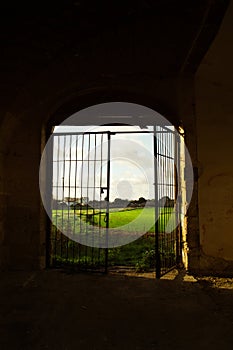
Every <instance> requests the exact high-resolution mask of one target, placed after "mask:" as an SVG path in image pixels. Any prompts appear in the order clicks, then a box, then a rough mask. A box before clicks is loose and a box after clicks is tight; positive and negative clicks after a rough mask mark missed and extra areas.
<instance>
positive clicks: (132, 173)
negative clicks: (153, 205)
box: [53, 126, 173, 202]
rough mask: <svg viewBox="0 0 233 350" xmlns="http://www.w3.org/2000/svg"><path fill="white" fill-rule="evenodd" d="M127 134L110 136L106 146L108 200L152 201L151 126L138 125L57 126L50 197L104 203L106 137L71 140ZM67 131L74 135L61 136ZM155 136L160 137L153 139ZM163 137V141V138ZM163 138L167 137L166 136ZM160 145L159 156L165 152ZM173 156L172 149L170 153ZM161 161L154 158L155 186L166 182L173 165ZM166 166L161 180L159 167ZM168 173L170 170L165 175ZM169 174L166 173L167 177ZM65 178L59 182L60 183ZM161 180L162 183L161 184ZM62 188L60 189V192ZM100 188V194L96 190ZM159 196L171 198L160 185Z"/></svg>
mask: <svg viewBox="0 0 233 350" xmlns="http://www.w3.org/2000/svg"><path fill="white" fill-rule="evenodd" d="M87 131H88V132H97V133H100V132H105V131H111V132H116V131H118V132H119V131H120V132H130V131H137V133H134V134H132V133H131V134H130V133H123V134H115V135H111V141H110V176H109V179H110V188H109V191H110V192H109V195H110V201H111V202H112V201H114V199H115V198H121V199H127V200H136V199H138V198H139V197H144V198H146V199H153V198H154V155H153V154H154V151H153V149H154V144H153V142H154V141H153V133H149V134H148V133H145V132H144V133H143V131H153V127H150V126H148V127H147V128H146V129H141V128H140V127H138V126H72V127H71V126H57V127H55V129H54V133H59V134H60V136H59V137H58V136H55V135H54V152H53V198H56V199H59V200H63V199H64V198H65V197H75V198H80V197H88V198H89V200H90V201H91V200H103V199H104V198H105V197H106V195H107V191H106V189H104V188H105V187H107V174H108V168H107V159H108V147H109V143H108V141H107V134H106V133H105V134H96V135H94V134H90V135H85V136H83V135H75V133H82V132H87ZM66 132H71V133H73V135H67V136H61V134H62V133H66ZM158 137H160V136H159V135H158ZM163 137H164V136H163ZM165 137H166V136H165ZM159 143H160V152H161V153H163V151H164V147H163V146H162V144H161V142H159ZM170 152H173V150H170ZM164 162H165V161H164V159H163V157H160V159H159V166H158V176H159V182H162V180H163V182H164V178H165V179H169V178H170V179H171V177H172V176H173V173H172V169H173V163H172V162H170V164H169V160H168V159H167V160H166V162H167V163H166V164H165V163H164ZM165 166H166V169H167V170H166V176H164V170H163V169H164V168H165ZM169 169H170V170H169ZM169 173H170V174H169ZM63 178H64V179H63ZM162 178H163V179H162ZM63 185H64V187H63ZM101 187H102V188H103V193H102V194H101V190H100V188H101ZM159 192H160V193H159V197H162V196H164V195H169V197H170V198H171V197H173V193H172V191H171V186H170V188H169V186H160V190H159Z"/></svg>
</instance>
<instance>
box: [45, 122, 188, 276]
mask: <svg viewBox="0 0 233 350" xmlns="http://www.w3.org/2000/svg"><path fill="white" fill-rule="evenodd" d="M122 125H124V124H122ZM122 125H119V126H122ZM110 126H111V125H110ZM156 127H157V125H154V130H153V131H149V130H143V131H102V132H57V133H56V132H52V133H51V135H50V136H58V135H59V136H65V135H84V134H107V135H108V161H107V164H108V165H107V168H108V169H107V187H106V188H104V189H106V190H107V196H106V198H107V201H106V202H107V206H106V217H107V220H106V239H108V229H109V193H110V157H111V148H110V146H111V135H116V134H122V133H123V134H132V133H133V134H140V133H141V134H145V133H146V134H152V133H153V135H154V137H153V139H154V142H153V143H154V147H153V151H154V159H156V160H157V153H158V152H157V131H156ZM162 127H163V128H164V127H165V126H162ZM173 127H174V128H175V126H174V125H173ZM165 128H166V127H165ZM168 130H169V129H168ZM175 131H176V132H177V133H178V130H177V129H176V128H175ZM169 132H172V131H171V130H169ZM172 133H174V132H172ZM178 134H179V133H178ZM179 135H180V137H181V136H182V135H181V134H179ZM176 138H177V136H176V137H175V140H174V141H175V142H176ZM52 144H53V143H52ZM178 144H179V140H178V143H177V145H178ZM52 148H53V146H52ZM175 150H177V147H175ZM179 150H180V148H178V152H177V155H179ZM52 151H53V150H52ZM49 158H50V157H49ZM52 161H53V153H52ZM177 163H178V162H177ZM178 164H179V166H180V163H178ZM52 173H53V171H52V172H51V171H50V170H48V171H47V175H48V178H49V179H50V183H51V184H52V178H53V175H52ZM174 174H175V175H177V172H176V171H175V172H174ZM176 177H177V176H176ZM157 180H158V178H157V166H156V161H154V185H155V184H156V183H157ZM175 181H176V185H177V178H176V180H175ZM52 188H53V187H52ZM154 188H155V191H154V193H155V203H156V205H155V218H156V217H158V185H157V186H156V185H155V186H154ZM51 195H52V191H51ZM51 198H52V197H51ZM178 214H179V213H178ZM51 224H52V223H51V222H50V220H49V225H48V226H49V230H48V232H49V234H47V235H46V267H51V264H50V256H51V253H50V247H51V226H52V225H51ZM178 226H179V228H178V227H176V231H177V232H176V239H177V245H176V249H177V251H176V265H174V266H173V267H171V268H170V269H169V270H167V271H166V272H165V273H161V256H160V252H159V226H158V220H156V222H155V252H156V253H155V255H156V263H155V272H156V278H157V279H159V278H160V277H161V276H163V275H165V274H166V273H168V272H169V271H171V270H172V269H174V268H176V267H178V266H181V265H182V239H181V237H182V232H181V225H180V224H179V225H178ZM107 272H108V248H105V273H107Z"/></svg>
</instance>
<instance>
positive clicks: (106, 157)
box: [48, 126, 181, 278]
mask: <svg viewBox="0 0 233 350" xmlns="http://www.w3.org/2000/svg"><path fill="white" fill-rule="evenodd" d="M122 133H125V134H131V133H133V134H139V133H140V134H142V133H144V134H149V135H150V137H152V139H153V150H152V158H154V159H153V162H154V174H153V177H154V198H153V200H152V201H151V202H152V203H153V208H154V210H153V215H154V218H155V223H154V226H153V227H152V228H150V231H148V232H145V234H144V235H143V236H142V237H141V238H139V239H138V240H137V241H136V242H135V243H129V244H128V246H127V247H121V248H119V247H118V248H108V237H109V230H110V229H111V217H112V216H113V214H112V213H113V211H112V209H111V208H110V206H111V203H110V191H111V174H110V169H111V140H112V138H114V136H115V135H118V134H122ZM52 137H53V147H52V149H53V151H52V153H53V154H52V159H53V161H52V164H53V166H52V168H53V169H52V201H51V207H52V218H53V220H52V225H51V229H50V232H49V239H48V241H49V242H50V244H49V247H50V248H49V252H48V254H49V259H48V260H49V264H50V266H53V267H59V266H69V267H72V268H74V269H78V270H85V271H102V272H107V270H108V269H111V268H112V266H114V265H118V264H119V262H118V259H117V256H120V255H121V254H124V250H125V249H127V252H128V253H127V254H128V255H129V252H130V249H131V247H132V248H133V249H134V248H135V244H136V245H137V247H140V249H139V250H138V251H139V253H138V254H139V255H140V254H141V256H135V257H134V260H132V261H131V262H130V259H125V262H123V264H125V265H127V264H129V265H131V267H140V262H142V261H143V262H145V264H144V265H143V264H141V265H142V269H143V268H147V269H150V270H151V269H152V270H155V271H156V277H157V278H160V277H161V276H162V275H163V274H165V273H166V272H168V271H169V270H171V269H172V268H174V267H176V266H177V264H179V263H180V262H181V239H180V237H181V229H180V226H179V225H177V223H178V221H179V203H178V202H179V201H178V200H177V185H178V173H179V169H178V166H179V139H178V138H177V136H176V133H175V129H174V128H173V127H166V126H156V127H154V128H153V131H152V130H146V131H144V130H142V131H140V132H138V131H132V132H128V131H125V132H124V131H118V132H111V131H101V132H78V133H73V132H66V133H64V132H62V133H60V132H55V133H53V134H52ZM153 156H154V157H153ZM144 210H145V209H144ZM150 210H151V209H150ZM90 240H91V241H90ZM95 242H98V244H96V245H95ZM101 246H102V247H103V248H101ZM144 247H146V248H144ZM137 249H138V248H137ZM143 249H144V250H145V251H143ZM117 254H118V255H117ZM135 259H136V260H137V259H138V261H136V260H135ZM121 264H122V259H121Z"/></svg>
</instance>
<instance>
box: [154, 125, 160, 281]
mask: <svg viewBox="0 0 233 350" xmlns="http://www.w3.org/2000/svg"><path fill="white" fill-rule="evenodd" d="M157 153H158V152H157V135H156V126H154V195H155V208H154V209H155V259H156V260H155V262H156V266H155V273H156V278H158V279H159V278H160V276H161V266H160V252H159V225H158V220H159V217H158V172H157V162H158V154H157Z"/></svg>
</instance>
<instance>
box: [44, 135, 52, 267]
mask: <svg viewBox="0 0 233 350" xmlns="http://www.w3.org/2000/svg"><path fill="white" fill-rule="evenodd" d="M50 140H51V141H49V143H48V145H49V147H48V148H47V149H48V151H47V153H46V196H48V197H47V201H49V203H50V211H51V212H50V214H52V210H53V209H52V198H53V137H51V138H50ZM50 217H52V216H51V215H50ZM47 225H48V226H47ZM47 225H46V226H47V230H46V258H45V263H46V267H47V268H49V267H50V256H51V230H52V223H51V221H49V220H48V221H47Z"/></svg>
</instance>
